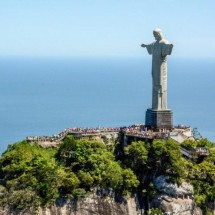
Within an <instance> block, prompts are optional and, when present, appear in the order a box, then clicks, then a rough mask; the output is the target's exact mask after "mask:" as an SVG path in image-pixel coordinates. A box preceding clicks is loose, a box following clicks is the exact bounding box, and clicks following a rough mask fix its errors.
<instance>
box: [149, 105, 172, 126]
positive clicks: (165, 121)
mask: <svg viewBox="0 0 215 215" xmlns="http://www.w3.org/2000/svg"><path fill="white" fill-rule="evenodd" d="M145 126H146V127H148V128H154V129H172V128H173V113H172V110H154V109H147V111H146V119H145Z"/></svg>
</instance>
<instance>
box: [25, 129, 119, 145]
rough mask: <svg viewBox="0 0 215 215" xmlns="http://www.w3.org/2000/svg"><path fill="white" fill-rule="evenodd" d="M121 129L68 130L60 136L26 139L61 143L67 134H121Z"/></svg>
mask: <svg viewBox="0 0 215 215" xmlns="http://www.w3.org/2000/svg"><path fill="white" fill-rule="evenodd" d="M120 129H121V128H120V127H108V128H100V127H98V128H76V127H74V128H66V129H64V130H63V131H62V132H60V133H59V134H55V135H52V136H28V137H27V138H26V139H27V140H28V141H30V142H46V141H47V142H58V141H61V140H62V139H63V138H64V137H65V136H66V135H67V134H82V135H87V134H96V133H98V134H99V133H107V132H119V131H120Z"/></svg>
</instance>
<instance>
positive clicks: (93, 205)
mask: <svg viewBox="0 0 215 215" xmlns="http://www.w3.org/2000/svg"><path fill="white" fill-rule="evenodd" d="M35 214H37V215H140V214H141V213H140V211H139V210H138V209H137V204H136V202H135V198H129V199H123V200H122V201H121V202H116V201H114V200H113V199H112V198H101V197H99V196H96V195H90V196H89V197H87V198H85V199H83V200H81V201H78V202H77V203H74V202H71V201H69V200H64V201H63V200H60V201H58V202H57V203H56V204H54V205H52V206H51V207H49V208H40V209H39V210H38V211H37V212H34V211H31V210H28V211H20V212H18V211H9V210H8V208H4V209H3V208H0V215H35Z"/></svg>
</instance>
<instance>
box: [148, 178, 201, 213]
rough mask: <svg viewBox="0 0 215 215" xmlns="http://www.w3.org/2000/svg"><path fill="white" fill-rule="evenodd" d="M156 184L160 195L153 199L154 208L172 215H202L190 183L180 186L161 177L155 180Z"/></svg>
mask: <svg viewBox="0 0 215 215" xmlns="http://www.w3.org/2000/svg"><path fill="white" fill-rule="evenodd" d="M154 184H155V187H156V189H157V190H158V191H159V195H158V196H156V197H155V198H154V199H153V201H152V205H151V206H152V207H155V208H160V209H162V211H164V212H165V213H166V214H171V215H202V211H201V210H200V209H199V208H198V207H196V204H195V201H194V198H193V195H194V191H193V186H192V185H190V184H189V183H186V182H183V183H182V184H181V185H180V186H178V185H176V184H172V183H169V182H168V181H167V179H166V178H165V177H164V176H160V177H158V178H156V179H155V181H154Z"/></svg>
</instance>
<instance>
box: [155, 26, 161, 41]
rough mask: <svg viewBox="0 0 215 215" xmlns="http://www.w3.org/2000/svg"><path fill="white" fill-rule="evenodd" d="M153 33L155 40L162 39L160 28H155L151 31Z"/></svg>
mask: <svg viewBox="0 0 215 215" xmlns="http://www.w3.org/2000/svg"><path fill="white" fill-rule="evenodd" d="M153 34H154V37H155V39H156V40H158V41H159V40H162V39H163V34H162V31H161V29H160V28H156V29H155V30H154V31H153Z"/></svg>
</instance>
